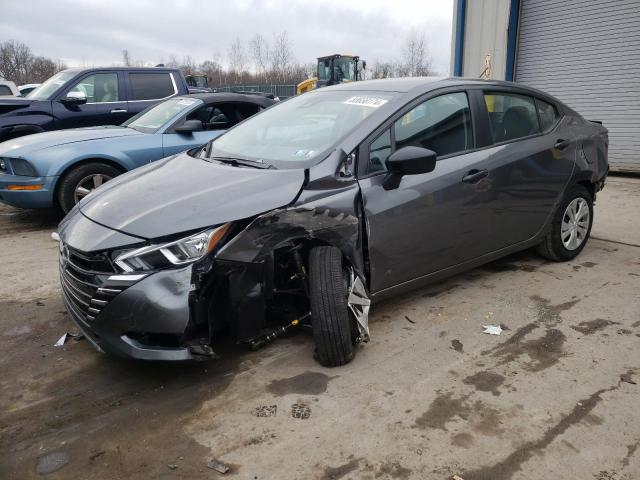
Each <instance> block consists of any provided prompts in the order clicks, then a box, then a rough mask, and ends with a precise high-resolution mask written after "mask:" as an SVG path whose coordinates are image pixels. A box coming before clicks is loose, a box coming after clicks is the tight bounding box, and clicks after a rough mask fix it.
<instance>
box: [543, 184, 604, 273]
mask: <svg viewBox="0 0 640 480" xmlns="http://www.w3.org/2000/svg"><path fill="white" fill-rule="evenodd" d="M592 224H593V198H592V197H591V194H590V193H589V191H588V190H587V189H586V188H585V187H583V186H582V185H574V186H573V187H571V188H570V189H569V190H568V191H567V193H566V194H565V196H564V198H563V200H562V204H561V205H560V207H559V208H558V210H557V211H556V213H555V216H554V218H553V220H552V223H551V228H550V229H549V232H548V233H547V236H546V237H545V239H544V240H543V241H542V243H541V244H540V245H538V247H537V251H538V253H539V254H540V255H541V256H543V257H544V258H546V259H548V260H553V261H555V262H564V261H567V260H571V259H573V258H575V257H577V256H578V254H579V253H580V252H581V251H582V249H583V248H584V246H585V245H586V244H587V240H588V239H589V235H590V234H591V225H592Z"/></svg>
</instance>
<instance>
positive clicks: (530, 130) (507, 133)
mask: <svg viewBox="0 0 640 480" xmlns="http://www.w3.org/2000/svg"><path fill="white" fill-rule="evenodd" d="M484 102H485V104H486V106H487V112H488V113H489V120H490V123H491V134H492V135H493V143H500V142H508V141H511V140H516V139H518V138H523V137H528V136H529V135H534V134H536V133H540V125H539V124H538V113H537V111H536V104H535V102H534V99H533V97H529V96H527V95H519V94H515V93H497V92H491V93H485V94H484Z"/></svg>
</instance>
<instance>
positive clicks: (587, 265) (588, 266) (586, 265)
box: [580, 262, 598, 268]
mask: <svg viewBox="0 0 640 480" xmlns="http://www.w3.org/2000/svg"><path fill="white" fill-rule="evenodd" d="M580 265H582V266H583V267H586V268H593V267H595V266H596V265H598V264H597V263H595V262H582V263H581V264H580Z"/></svg>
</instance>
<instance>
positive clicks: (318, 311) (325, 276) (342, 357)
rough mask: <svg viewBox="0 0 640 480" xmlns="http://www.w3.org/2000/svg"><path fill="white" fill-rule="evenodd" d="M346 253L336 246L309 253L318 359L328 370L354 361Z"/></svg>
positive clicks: (312, 310) (312, 318)
mask: <svg viewBox="0 0 640 480" xmlns="http://www.w3.org/2000/svg"><path fill="white" fill-rule="evenodd" d="M347 278H348V276H347V275H346V272H345V270H344V269H343V267H342V252H340V250H339V249H337V248H336V247H324V246H323V247H315V248H313V249H312V250H311V252H310V254H309V290H310V291H309V296H310V300H311V322H312V325H313V339H314V342H315V345H316V358H317V360H318V362H320V364H322V365H324V366H326V367H337V366H340V365H344V364H346V363H349V362H350V361H351V359H352V358H353V354H354V351H353V345H354V328H353V327H354V325H352V323H353V322H352V320H351V317H350V315H349V307H348V304H347V288H348V286H347V282H348V280H347Z"/></svg>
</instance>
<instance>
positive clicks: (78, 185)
mask: <svg viewBox="0 0 640 480" xmlns="http://www.w3.org/2000/svg"><path fill="white" fill-rule="evenodd" d="M118 175H120V172H119V171H118V170H117V169H116V168H114V167H112V166H111V165H107V164H105V163H85V164H83V165H80V166H78V167H75V168H73V169H72V170H70V171H69V172H68V173H67V174H66V175H65V176H64V177H63V178H62V180H61V181H60V186H59V188H58V205H59V206H60V209H61V210H62V211H63V212H64V213H67V212H68V211H69V210H71V209H72V208H73V206H74V205H75V204H76V203H78V202H79V201H80V200H82V199H83V198H84V197H86V196H87V195H89V194H90V193H91V192H92V191H93V190H95V189H96V188H98V187H99V186H100V185H102V184H103V183H105V182H108V181H109V180H111V179H112V178H114V177H117V176H118Z"/></svg>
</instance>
